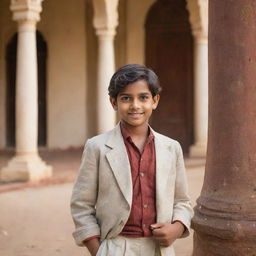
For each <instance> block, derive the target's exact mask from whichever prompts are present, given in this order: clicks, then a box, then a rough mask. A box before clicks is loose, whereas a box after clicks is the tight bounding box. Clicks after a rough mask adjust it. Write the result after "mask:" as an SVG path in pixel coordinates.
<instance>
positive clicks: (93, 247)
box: [84, 238, 100, 256]
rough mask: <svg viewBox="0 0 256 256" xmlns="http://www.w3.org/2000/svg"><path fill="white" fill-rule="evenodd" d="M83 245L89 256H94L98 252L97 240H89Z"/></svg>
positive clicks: (98, 243)
mask: <svg viewBox="0 0 256 256" xmlns="http://www.w3.org/2000/svg"><path fill="white" fill-rule="evenodd" d="M84 244H85V246H86V247H87V249H88V250H89V252H90V254H91V256H96V254H97V252H98V250H99V247H100V242H99V239H98V238H93V239H91V240H88V241H86V242H84Z"/></svg>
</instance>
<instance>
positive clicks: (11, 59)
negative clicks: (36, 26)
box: [6, 31, 47, 147]
mask: <svg viewBox="0 0 256 256" xmlns="http://www.w3.org/2000/svg"><path fill="white" fill-rule="evenodd" d="M36 40H37V67H38V146H46V138H47V134H46V58H47V44H46V42H45V40H44V38H43V36H42V34H41V33H40V32H38V31H37V33H36ZM16 56H17V33H16V34H15V35H14V36H13V37H12V38H11V40H10V42H9V43H8V45H7V47H6V77H7V87H6V146H7V147H15V92H16Z"/></svg>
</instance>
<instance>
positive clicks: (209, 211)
mask: <svg viewBox="0 0 256 256" xmlns="http://www.w3.org/2000/svg"><path fill="white" fill-rule="evenodd" d="M255 17H256V2H255V0H236V1H233V0H225V1H223V0H210V1H209V139H208V149H207V160H206V173H205V180H204V185H203V189H202V192H201V195H200V197H199V199H198V200H197V206H196V208H195V216H194V218H193V221H192V225H193V228H194V230H195V234H194V252H193V255H194V256H245V255H246V256H253V255H256V175H255V170H256V143H255V138H256V108H255V102H256V86H255V81H256V55H255V34H256V19H255Z"/></svg>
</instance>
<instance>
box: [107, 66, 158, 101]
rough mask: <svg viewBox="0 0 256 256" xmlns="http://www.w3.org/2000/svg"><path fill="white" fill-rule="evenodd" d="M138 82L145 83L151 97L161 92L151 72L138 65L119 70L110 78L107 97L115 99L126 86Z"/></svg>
mask: <svg viewBox="0 0 256 256" xmlns="http://www.w3.org/2000/svg"><path fill="white" fill-rule="evenodd" d="M139 80H145V81H146V82H147V84H148V88H149V90H150V91H151V93H152V96H153V97H154V96H156V95H157V94H159V93H160V92H161V90H162V88H161V87H160V84H159V80H158V77H157V75H156V74H155V72H154V71H153V70H151V69H149V68H147V67H145V66H143V65H139V64H128V65H125V66H122V67H121V68H119V69H118V70H117V71H116V72H115V73H114V75H113V76H112V78H111V80H110V83H109V87H108V95H109V96H110V97H112V98H117V96H118V94H119V93H120V91H122V90H123V89H124V88H125V87H126V86H127V85H129V84H131V83H134V82H136V81H139Z"/></svg>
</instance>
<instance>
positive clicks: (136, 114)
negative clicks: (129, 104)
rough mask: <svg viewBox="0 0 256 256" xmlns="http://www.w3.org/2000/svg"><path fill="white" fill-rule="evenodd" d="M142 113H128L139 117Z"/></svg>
mask: <svg viewBox="0 0 256 256" xmlns="http://www.w3.org/2000/svg"><path fill="white" fill-rule="evenodd" d="M143 114H144V113H128V115H129V116H131V117H141V116H142V115H143Z"/></svg>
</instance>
